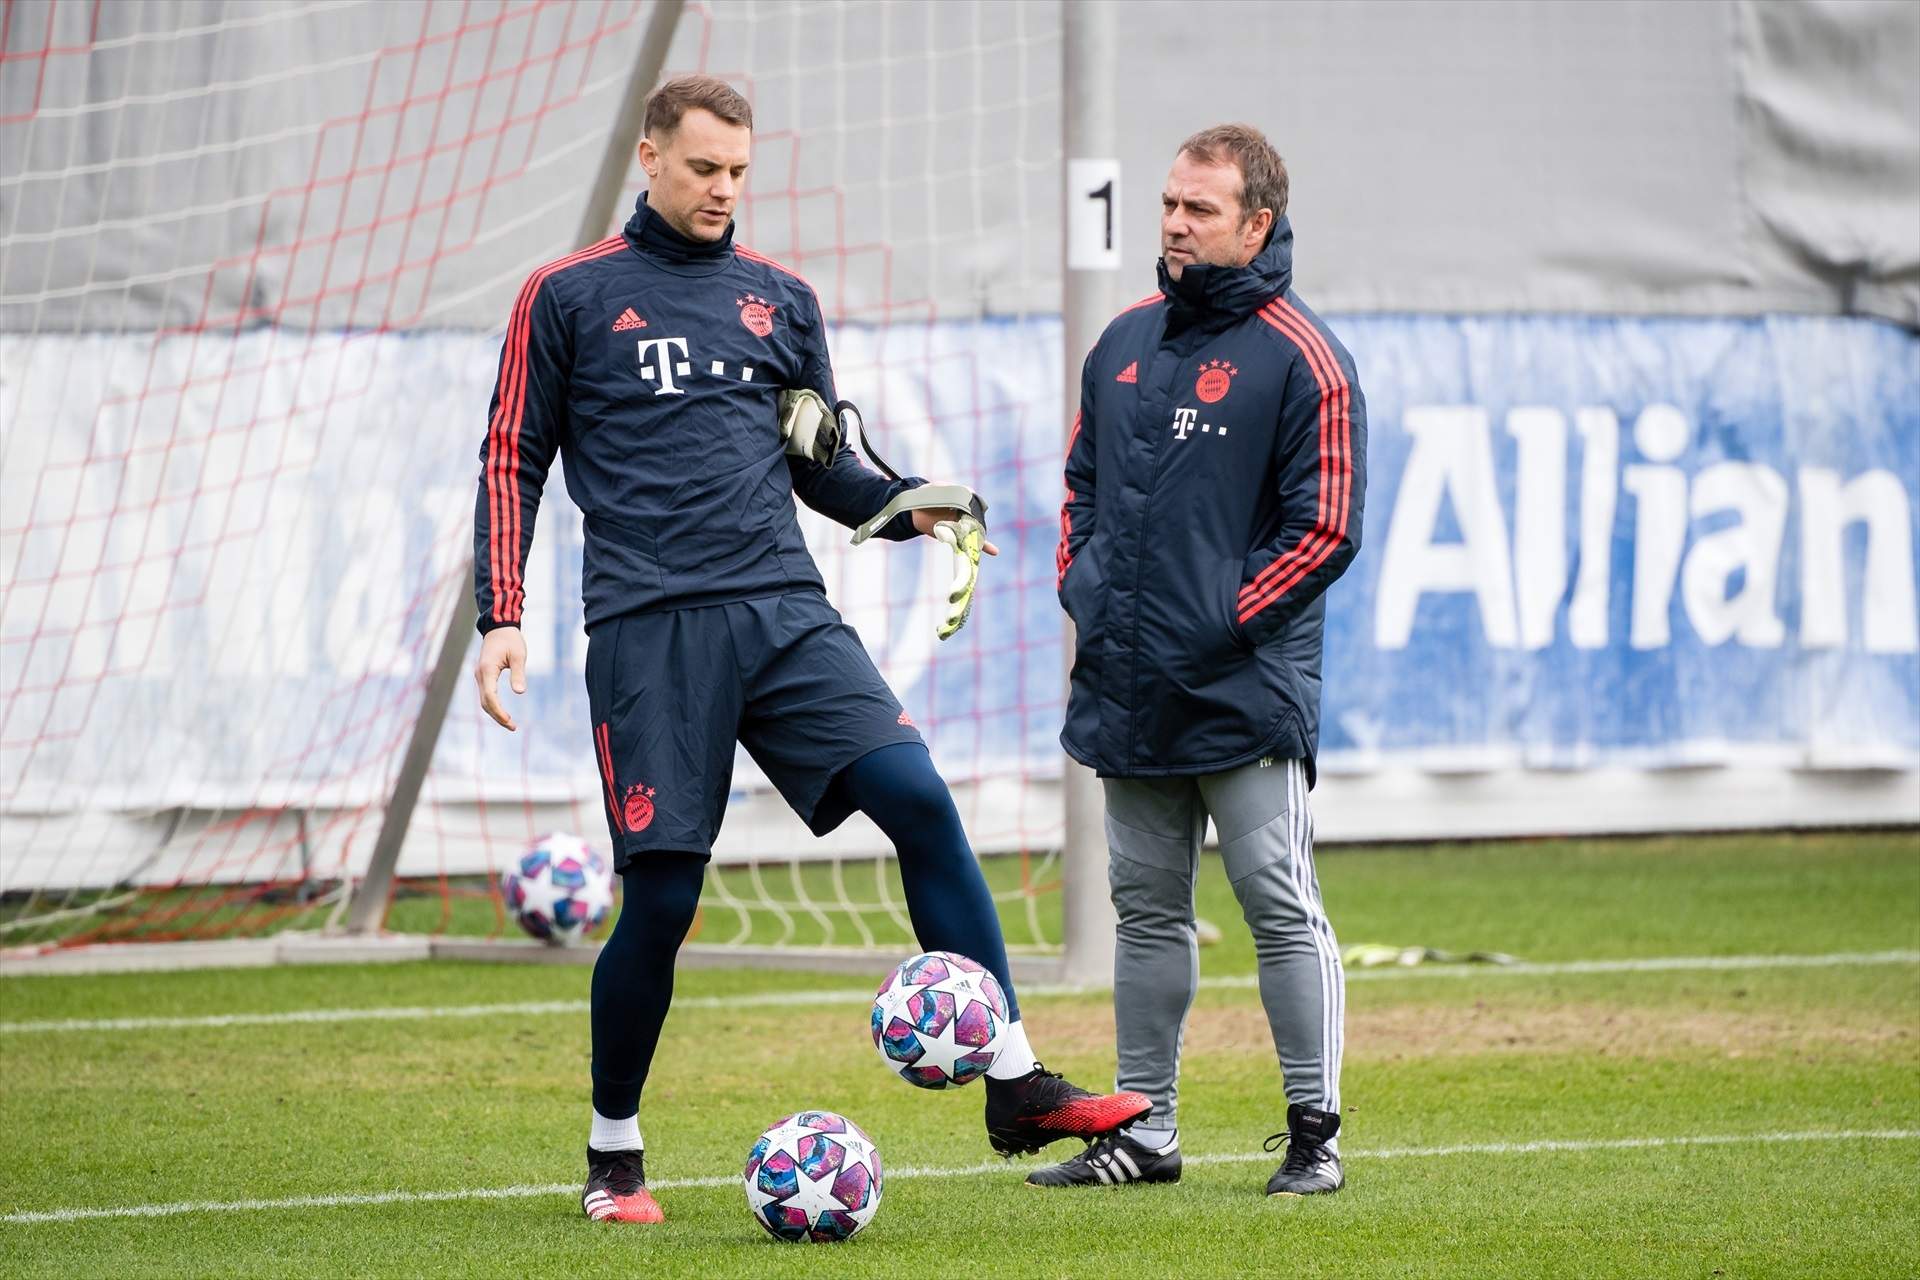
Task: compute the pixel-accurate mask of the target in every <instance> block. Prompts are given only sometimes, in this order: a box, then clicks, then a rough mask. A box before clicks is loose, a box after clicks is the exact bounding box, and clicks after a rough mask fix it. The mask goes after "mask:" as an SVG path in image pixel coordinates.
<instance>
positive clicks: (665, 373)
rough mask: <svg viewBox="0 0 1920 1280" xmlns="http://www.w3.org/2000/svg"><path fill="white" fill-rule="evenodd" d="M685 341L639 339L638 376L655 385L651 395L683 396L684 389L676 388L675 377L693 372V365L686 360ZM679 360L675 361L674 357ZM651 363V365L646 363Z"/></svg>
mask: <svg viewBox="0 0 1920 1280" xmlns="http://www.w3.org/2000/svg"><path fill="white" fill-rule="evenodd" d="M686 354H687V340H686V339H685V338H642V339H640V376H641V377H643V378H645V379H646V380H647V381H648V382H652V383H656V384H658V385H656V386H655V387H654V389H653V394H655V395H657V396H683V395H685V394H687V389H686V388H685V387H677V386H675V385H674V383H673V380H674V378H675V377H681V378H684V377H687V376H688V375H690V374H691V373H692V372H693V365H692V364H691V363H689V362H688V361H687V359H686ZM676 355H677V356H679V357H680V358H679V359H675V358H674V357H675V356H676ZM649 361H651V362H652V363H648V362H649Z"/></svg>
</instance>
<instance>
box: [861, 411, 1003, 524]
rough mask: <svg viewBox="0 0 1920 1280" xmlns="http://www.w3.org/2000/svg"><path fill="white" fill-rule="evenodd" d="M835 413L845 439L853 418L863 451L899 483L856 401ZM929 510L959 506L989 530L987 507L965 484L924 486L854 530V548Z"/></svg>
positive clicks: (904, 494) (902, 494) (898, 497)
mask: <svg viewBox="0 0 1920 1280" xmlns="http://www.w3.org/2000/svg"><path fill="white" fill-rule="evenodd" d="M833 413H834V416H835V417H836V418H838V419H840V424H841V432H842V438H843V439H844V438H845V436H846V421H847V419H848V417H851V418H852V419H853V429H854V433H855V434H857V435H858V436H859V437H860V448H861V449H862V450H863V451H864V452H865V453H866V455H867V457H869V458H871V459H872V460H873V465H874V466H875V467H877V468H879V470H880V474H881V475H884V476H885V477H886V478H887V479H889V480H894V481H898V480H899V479H900V473H899V472H898V471H895V470H894V469H893V468H892V467H890V466H888V465H887V460H886V459H885V458H882V457H881V456H880V454H879V451H878V450H876V449H875V448H874V447H873V442H872V441H871V440H869V439H867V423H866V419H865V418H863V417H861V416H860V410H859V409H858V408H856V407H855V406H854V404H853V402H852V401H851V400H842V401H841V402H840V403H839V404H837V405H835V406H833ZM928 507H958V508H959V509H960V510H962V511H965V512H967V513H968V514H969V515H971V516H972V517H973V518H974V519H975V520H978V521H979V522H980V527H981V529H983V530H984V529H985V528H986V527H987V504H986V500H985V499H983V498H982V497H981V496H980V495H979V494H977V493H975V492H974V491H973V490H971V489H969V488H967V486H965V485H963V484H923V485H920V486H919V487H917V488H913V489H907V490H903V491H902V492H900V493H897V494H895V495H894V496H893V499H892V500H891V501H890V502H888V503H887V505H886V506H884V507H882V508H880V511H879V513H878V514H877V515H875V516H874V517H873V518H872V519H871V520H868V521H867V522H866V523H864V524H862V525H861V526H860V527H859V528H857V529H855V530H854V531H853V545H854V546H856V547H857V546H859V545H860V544H861V543H863V542H865V541H866V540H867V539H868V538H871V537H872V536H873V535H874V534H876V533H878V532H880V530H881V529H883V528H885V527H886V524H887V521H889V520H891V519H893V518H894V517H895V516H897V515H899V514H900V513H901V512H903V511H924V510H926V509H927V508H928Z"/></svg>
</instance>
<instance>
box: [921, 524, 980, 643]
mask: <svg viewBox="0 0 1920 1280" xmlns="http://www.w3.org/2000/svg"><path fill="white" fill-rule="evenodd" d="M933 536H934V537H936V538H938V539H939V540H940V541H942V542H944V543H946V544H947V545H948V546H949V547H952V548H953V553H954V554H955V555H956V556H958V557H959V558H960V559H959V564H958V566H957V567H956V568H955V569H954V571H953V581H952V582H950V583H948V584H947V616H946V617H945V618H943V619H941V621H940V628H939V630H938V631H936V632H935V633H934V634H935V635H937V636H939V637H940V639H942V640H948V639H951V638H952V637H953V634H954V633H955V632H956V631H958V630H960V628H961V627H964V626H966V625H967V615H968V614H970V613H972V612H973V589H974V587H975V586H977V585H979V582H980V550H981V547H982V545H983V544H984V543H985V542H986V540H987V531H986V529H985V527H984V526H982V525H981V523H980V522H979V521H978V520H975V519H974V518H973V517H972V516H971V515H963V516H961V517H960V518H959V519H958V520H942V521H939V522H938V523H936V524H935V525H934V526H933Z"/></svg>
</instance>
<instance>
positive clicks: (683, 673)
mask: <svg viewBox="0 0 1920 1280" xmlns="http://www.w3.org/2000/svg"><path fill="white" fill-rule="evenodd" d="M587 702H588V705H589V706H590V707H591V708H592V712H593V746H594V759H595V761H596V763H597V764H598V765H599V768H600V778H601V794H602V799H603V800H604V802H605V804H606V807H607V826H608V829H609V830H610V831H611V832H612V833H613V848H614V866H615V868H616V869H617V870H625V869H626V866H627V864H628V861H629V860H630V859H631V858H632V857H633V855H634V854H636V853H641V852H644V851H645V850H648V849H672V850H679V851H683V852H688V853H701V854H710V853H712V851H713V841H714V838H715V837H716V836H718V835H719V834H720V823H721V820H722V819H723V818H725V816H726V811H727V793H728V792H729V791H730V790H731V789H732V786H733V745H734V743H735V742H736V741H738V742H740V743H742V744H743V745H745V747H746V748H747V753H748V754H749V755H751V756H752V757H753V759H754V762H755V763H756V764H758V765H759V766H760V768H761V769H762V770H764V771H765V773H766V775H767V777H768V778H769V779H771V780H772V782H773V785H774V786H775V787H777V788H779V790H780V795H781V796H782V797H783V798H784V799H785V800H786V802H787V803H788V804H789V805H790V806H792V808H793V811H794V812H795V813H797V814H799V815H800V817H801V818H802V819H804V820H805V821H806V824H807V826H808V827H810V828H812V830H813V832H814V834H815V835H825V834H826V833H827V832H829V831H831V830H833V829H834V828H835V827H837V826H839V825H840V824H841V822H843V821H845V820H846V817H847V815H848V814H849V813H850V812H852V808H851V806H850V805H848V804H847V803H846V802H845V801H843V800H839V799H837V798H836V797H829V796H828V794H827V793H828V787H829V784H831V783H832V781H833V779H834V776H835V775H836V774H838V773H839V772H840V771H841V770H842V769H844V768H846V767H847V766H848V765H850V764H852V763H853V762H854V761H855V760H858V759H859V758H860V757H861V756H864V755H866V754H867V753H868V752H870V751H873V750H875V749H876V748H879V747H884V746H889V745H891V744H893V743H896V742H919V741H920V740H921V738H920V732H919V730H917V729H915V728H914V727H913V721H912V720H911V719H910V718H909V717H908V716H907V713H906V710H905V709H904V708H903V707H902V706H901V705H900V700H899V699H898V698H896V697H894V696H893V691H892V690H891V689H889V688H887V683H886V681H884V680H882V679H881V678H880V673H879V671H877V670H876V669H875V668H874V665H873V659H871V658H869V657H868V656H867V650H866V647H865V646H864V645H862V644H861V643H860V636H859V634H858V633H857V632H855V631H854V629H853V628H852V627H849V626H848V625H847V624H846V623H844V622H842V621H841V620H840V614H839V613H838V612H837V611H836V610H835V609H834V607H833V606H832V605H831V604H829V603H827V598H826V596H824V595H822V594H821V593H819V592H817V591H802V592H795V593H792V594H789V595H779V596H765V597H762V598H761V599H758V600H742V601H739V602H737V603H734V604H716V605H708V606H705V607H703V608H698V609H670V610H665V611H662V612H658V613H635V614H628V615H626V616H624V617H617V618H609V619H608V620H607V621H605V622H603V623H601V624H600V625H598V626H596V627H595V628H594V629H593V630H592V631H591V632H590V633H589V634H588V637H587Z"/></svg>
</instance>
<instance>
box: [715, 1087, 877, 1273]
mask: <svg viewBox="0 0 1920 1280" xmlns="http://www.w3.org/2000/svg"><path fill="white" fill-rule="evenodd" d="M742 1177H743V1181H744V1182H745V1184H746V1187H747V1204H748V1206H749V1208H751V1209H752V1210H753V1216H754V1220H755V1221H756V1222H758V1223H759V1224H760V1225H761V1226H762V1227H764V1228H765V1229H766V1230H767V1231H768V1232H769V1233H770V1234H772V1235H774V1236H777V1237H779V1238H780V1239H782V1240H789V1241H795V1242H800V1241H814V1242H827V1241H837V1240H845V1239H847V1238H848V1237H849V1236H852V1235H853V1234H854V1233H855V1232H857V1231H859V1230H860V1229H861V1228H862V1227H864V1226H865V1225H866V1224H867V1223H868V1222H869V1221H871V1220H872V1218H873V1215H874V1214H875V1213H876V1212H878V1210H879V1206H880V1186H881V1179H880V1153H879V1151H878V1150H877V1149H875V1148H874V1146H873V1143H872V1140H871V1139H869V1138H868V1137H867V1135H866V1134H865V1133H863V1132H861V1130H860V1127H859V1126H858V1125H856V1124H854V1123H853V1122H852V1121H850V1120H847V1119H846V1118H844V1117H842V1116H838V1115H835V1114H834V1113H833V1112H830V1111H803V1112H800V1113H799V1114H797V1115H792V1116H788V1117H786V1118H785V1119H783V1120H781V1121H779V1122H778V1123H777V1124H775V1125H773V1126H772V1127H771V1128H769V1129H768V1130H767V1132H766V1133H764V1134H762V1135H761V1136H760V1140H759V1141H758V1142H756V1143H754V1145H753V1150H752V1151H750V1152H749V1153H748V1154H747V1165H746V1169H745V1170H744V1171H743V1175H742ZM803 1189H805V1190H807V1191H808V1192H809V1194H807V1195H804V1196H803V1195H802V1191H803ZM756 1193H758V1194H757V1195H756ZM822 1193H824V1195H823V1194H822ZM822 1199H826V1200H831V1201H832V1203H831V1204H829V1205H825V1206H822V1205H821V1203H820V1202H821V1200H822ZM808 1205H812V1206H814V1211H813V1212H812V1213H811V1214H810V1213H809V1210H808Z"/></svg>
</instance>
